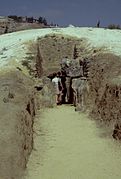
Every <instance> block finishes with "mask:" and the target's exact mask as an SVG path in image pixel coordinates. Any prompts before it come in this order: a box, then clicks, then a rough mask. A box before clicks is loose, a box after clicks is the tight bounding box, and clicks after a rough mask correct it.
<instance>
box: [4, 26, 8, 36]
mask: <svg viewBox="0 0 121 179" xmlns="http://www.w3.org/2000/svg"><path fill="white" fill-rule="evenodd" d="M7 33H8V26H6V27H5V31H4V34H7Z"/></svg>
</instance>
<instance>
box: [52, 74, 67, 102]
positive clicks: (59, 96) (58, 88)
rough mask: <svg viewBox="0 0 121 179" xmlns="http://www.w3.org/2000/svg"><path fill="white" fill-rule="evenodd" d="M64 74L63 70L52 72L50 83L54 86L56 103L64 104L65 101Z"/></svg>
mask: <svg viewBox="0 0 121 179" xmlns="http://www.w3.org/2000/svg"><path fill="white" fill-rule="evenodd" d="M65 81H66V76H65V74H64V73H63V72H57V73H54V74H53V78H52V83H53V84H54V87H55V94H56V104H57V105H60V104H64V103H65V102H66V100H65V98H66V84H65Z"/></svg>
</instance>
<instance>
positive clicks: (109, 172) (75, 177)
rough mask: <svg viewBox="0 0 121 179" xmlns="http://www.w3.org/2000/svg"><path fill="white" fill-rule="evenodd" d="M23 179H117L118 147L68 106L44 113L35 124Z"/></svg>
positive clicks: (119, 168) (120, 153)
mask: <svg viewBox="0 0 121 179" xmlns="http://www.w3.org/2000/svg"><path fill="white" fill-rule="evenodd" d="M34 130H35V137H34V138H35V139H34V140H35V141H34V142H35V147H34V150H33V152H32V154H31V157H30V160H29V163H28V168H27V173H26V179H121V147H120V145H119V143H118V142H116V141H113V140H112V139H111V138H110V137H101V135H100V131H101V129H99V128H97V126H96V124H95V122H94V121H92V120H90V119H88V117H87V116H86V115H85V114H79V113H78V112H75V111H74V108H73V107H72V106H57V107H55V108H52V109H45V111H44V112H43V113H40V115H38V116H37V118H36V121H35V126H34Z"/></svg>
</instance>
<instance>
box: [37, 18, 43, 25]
mask: <svg viewBox="0 0 121 179" xmlns="http://www.w3.org/2000/svg"><path fill="white" fill-rule="evenodd" d="M38 22H39V23H40V24H42V23H43V17H41V16H40V17H39V18H38Z"/></svg>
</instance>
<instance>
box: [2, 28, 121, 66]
mask: <svg viewBox="0 0 121 179" xmlns="http://www.w3.org/2000/svg"><path fill="white" fill-rule="evenodd" d="M50 33H56V34H63V35H70V36H75V37H78V38H87V39H88V41H89V44H90V47H91V46H92V47H106V48H108V50H109V51H111V52H113V53H114V54H117V55H121V30H109V29H103V28H79V27H67V28H47V29H33V30H25V31H19V32H14V33H9V34H5V35H1V36H0V67H5V66H7V67H10V61H17V62H19V61H21V60H23V58H25V57H26V51H27V49H26V45H25V44H24V43H27V42H29V41H36V39H37V38H38V37H42V36H45V35H46V34H50Z"/></svg>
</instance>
